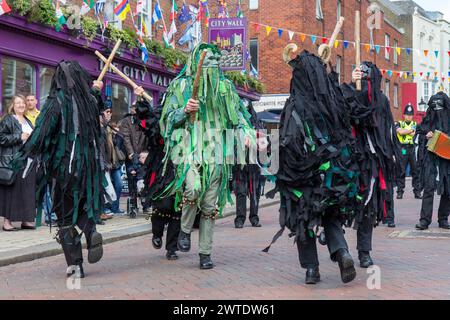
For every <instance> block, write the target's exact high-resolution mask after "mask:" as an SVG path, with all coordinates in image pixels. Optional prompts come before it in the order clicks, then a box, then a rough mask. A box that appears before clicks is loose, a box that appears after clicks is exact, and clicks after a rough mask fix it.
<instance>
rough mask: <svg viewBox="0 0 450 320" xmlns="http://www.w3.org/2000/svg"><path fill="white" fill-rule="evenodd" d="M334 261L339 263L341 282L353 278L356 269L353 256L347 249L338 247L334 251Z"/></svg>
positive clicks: (346, 281)
mask: <svg viewBox="0 0 450 320" xmlns="http://www.w3.org/2000/svg"><path fill="white" fill-rule="evenodd" d="M336 261H337V262H338V264H339V269H340V270H341V279H342V282H343V283H348V282H350V281H352V280H353V279H355V277H356V270H355V263H354V262H353V258H352V256H351V255H350V253H348V250H347V249H339V251H338V252H337V253H336Z"/></svg>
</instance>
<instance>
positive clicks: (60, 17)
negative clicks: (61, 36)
mask: <svg viewBox="0 0 450 320" xmlns="http://www.w3.org/2000/svg"><path fill="white" fill-rule="evenodd" d="M55 12H56V19H58V21H57V22H56V25H55V30H56V31H58V32H59V31H60V30H61V28H62V26H63V25H65V24H66V18H65V17H64V14H63V12H62V10H61V7H60V6H59V0H57V1H56V9H55Z"/></svg>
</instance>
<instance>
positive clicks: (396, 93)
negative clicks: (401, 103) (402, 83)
mask: <svg viewBox="0 0 450 320" xmlns="http://www.w3.org/2000/svg"><path fill="white" fill-rule="evenodd" d="M394 108H398V84H394Z"/></svg>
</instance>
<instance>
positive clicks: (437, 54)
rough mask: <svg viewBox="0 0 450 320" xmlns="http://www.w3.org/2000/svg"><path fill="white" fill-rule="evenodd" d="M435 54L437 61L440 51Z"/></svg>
mask: <svg viewBox="0 0 450 320" xmlns="http://www.w3.org/2000/svg"><path fill="white" fill-rule="evenodd" d="M434 54H435V56H436V59H437V58H438V56H439V51H435V52H434Z"/></svg>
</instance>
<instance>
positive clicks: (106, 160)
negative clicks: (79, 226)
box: [100, 107, 116, 220]
mask: <svg viewBox="0 0 450 320" xmlns="http://www.w3.org/2000/svg"><path fill="white" fill-rule="evenodd" d="M111 116H112V112H111V108H110V107H107V108H106V109H104V110H103V111H101V115H100V124H101V131H102V145H101V151H102V156H103V165H104V168H105V175H109V176H110V174H111V169H112V167H113V152H112V149H113V148H111V147H110V139H109V131H108V129H109V127H108V123H109V122H110V121H111ZM111 143H112V141H111ZM107 178H108V177H107ZM110 201H111V200H110ZM112 201H116V200H115V199H112ZM109 211H110V210H109V209H107V208H106V205H105V206H104V207H103V213H102V214H100V219H101V220H108V219H112V217H113V214H112V213H110V212H109Z"/></svg>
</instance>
